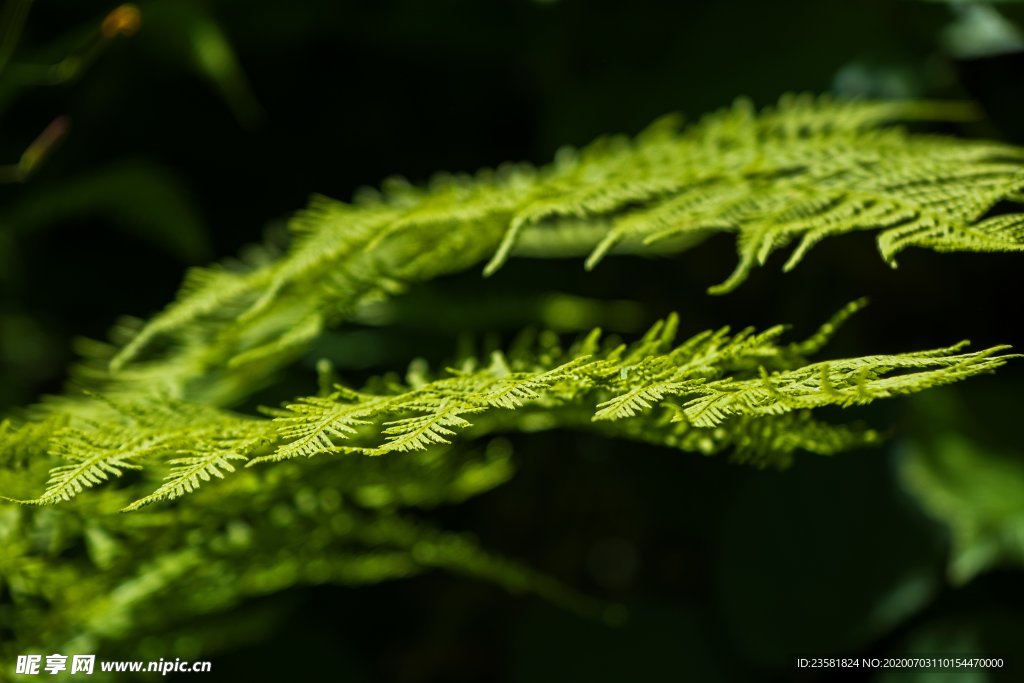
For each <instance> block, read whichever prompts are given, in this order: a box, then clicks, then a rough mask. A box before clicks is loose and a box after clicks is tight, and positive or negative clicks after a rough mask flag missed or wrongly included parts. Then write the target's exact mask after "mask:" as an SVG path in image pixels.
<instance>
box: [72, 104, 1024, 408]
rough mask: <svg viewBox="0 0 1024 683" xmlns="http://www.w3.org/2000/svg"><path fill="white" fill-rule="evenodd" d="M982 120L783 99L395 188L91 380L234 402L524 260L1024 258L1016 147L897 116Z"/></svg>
mask: <svg viewBox="0 0 1024 683" xmlns="http://www.w3.org/2000/svg"><path fill="white" fill-rule="evenodd" d="M969 112H970V107H966V106H964V105H961V104H955V103H954V104H951V103H929V102H844V101H839V100H835V99H831V98H827V97H822V98H813V97H807V96H798V97H785V98H783V99H782V100H781V101H780V102H779V104H778V105H777V106H776V107H772V108H768V109H765V110H764V111H762V112H761V113H757V112H755V111H754V109H753V108H752V107H751V106H750V104H749V103H747V102H745V101H740V102H738V103H737V104H736V105H735V106H734V107H732V108H730V109H726V110H724V111H722V112H719V113H716V114H712V115H710V116H707V117H705V118H704V119H703V120H701V121H700V122H699V123H697V124H695V125H693V126H691V127H690V128H688V129H685V130H682V131H681V130H680V129H679V125H678V121H677V120H676V119H672V118H668V119H664V120H662V121H659V122H657V123H656V124H654V125H653V126H652V127H651V128H650V129H649V130H647V131H645V132H644V133H642V134H641V135H639V136H638V137H637V138H636V139H635V140H633V141H630V140H627V139H626V138H624V137H612V138H606V139H602V140H598V141H597V142H595V143H593V144H592V145H590V146H589V147H587V148H585V149H583V150H581V151H573V150H563V151H561V152H560V153H559V155H558V157H557V158H556V160H555V161H554V162H553V163H552V164H551V165H549V166H547V167H544V168H542V169H539V170H536V169H532V168H530V167H529V166H526V165H508V166H503V167H501V168H499V169H498V170H497V171H491V170H484V171H481V172H480V173H478V174H477V175H476V176H474V177H472V178H471V177H467V176H450V175H448V176H439V177H438V178H436V179H435V180H434V181H433V182H432V183H431V184H430V185H429V186H427V187H425V188H418V187H415V186H413V185H411V184H409V183H406V182H404V181H399V180H392V181H389V182H387V183H385V186H384V189H383V191H382V192H374V191H366V192H363V193H361V194H360V195H359V196H358V197H357V199H356V201H355V202H354V203H352V204H345V203H342V202H336V201H333V200H329V199H326V198H323V197H317V198H315V199H314V200H313V202H312V203H311V206H310V207H309V208H308V209H307V210H305V211H303V212H301V213H300V214H299V215H298V216H297V217H296V218H295V219H294V220H293V221H292V224H291V230H292V233H293V236H294V238H293V241H292V244H291V246H290V247H289V248H288V250H287V251H286V252H285V253H283V254H281V255H280V256H277V257H273V258H264V259H262V260H260V261H258V262H255V263H249V264H243V265H231V266H221V267H215V268H212V269H203V270H196V271H193V272H192V274H190V276H189V278H187V280H186V283H185V286H183V288H182V291H181V293H180V295H179V297H178V299H177V301H176V302H175V303H173V304H172V305H171V306H169V307H168V308H167V309H166V310H165V311H163V312H162V313H160V314H158V315H157V316H156V317H154V318H153V319H152V320H151V321H150V322H149V323H147V324H146V325H145V326H144V327H143V328H142V329H141V330H136V331H134V332H133V333H132V335H131V337H130V338H128V339H127V340H125V341H124V342H123V343H122V344H120V345H118V347H116V348H114V349H113V350H112V352H111V353H110V354H108V355H107V356H106V363H107V369H106V370H101V369H99V368H98V366H95V367H94V368H93V370H92V378H91V380H90V382H91V384H90V386H93V387H94V388H96V389H98V390H100V391H102V392H104V393H109V392H110V391H112V390H116V388H117V387H118V386H127V385H126V383H132V382H137V381H144V380H143V378H142V376H140V375H139V374H138V373H139V372H143V371H144V372H145V373H146V375H147V376H148V377H150V378H152V377H155V376H157V375H162V378H163V381H164V384H166V385H169V388H170V390H171V393H172V394H173V395H175V396H180V397H186V398H192V399H197V400H203V401H204V402H215V403H217V404H219V405H224V404H227V403H230V402H231V401H232V400H234V399H236V398H237V397H239V396H244V395H245V388H246V387H251V386H252V384H253V383H256V382H259V381H260V380H261V378H263V377H266V376H267V375H268V374H269V373H271V372H273V371H274V370H275V369H276V368H278V367H280V366H281V365H282V364H284V363H286V362H288V361H290V360H291V359H293V358H294V357H295V356H296V354H298V353H301V352H302V351H303V350H304V349H305V348H307V347H308V345H309V344H310V342H311V341H312V340H313V339H314V338H315V337H316V336H317V335H318V334H319V333H320V332H321V331H322V330H324V329H326V328H328V327H330V326H332V325H336V324H338V323H339V322H341V321H343V320H346V319H348V318H349V317H351V316H352V315H353V313H354V312H356V311H358V310H359V308H360V306H363V305H366V304H367V303H368V302H370V301H373V300H375V299H379V298H381V297H387V296H389V295H390V294H391V293H393V292H395V291H399V290H401V289H402V288H404V287H406V286H408V285H410V284H413V283H415V282H419V281H423V280H427V279H431V278H434V277H437V276H439V275H443V274H446V273H451V272H456V271H460V270H464V269H466V268H469V267H472V266H473V265H475V264H479V263H480V262H481V261H485V260H488V265H487V267H486V269H485V270H486V272H487V273H493V272H494V271H495V270H496V269H497V268H498V267H500V265H501V264H502V263H503V262H504V261H505V260H506V259H507V258H511V257H514V256H517V255H519V254H530V255H534V256H562V257H565V256H585V255H587V254H589V256H588V257H587V261H586V263H587V267H594V266H596V265H597V264H598V263H599V262H600V261H601V259H602V258H603V257H604V256H605V255H607V254H609V253H615V252H620V251H621V252H624V253H652V254H653V253H664V252H666V251H668V252H673V251H679V250H682V249H687V248H690V247H692V246H693V245H694V244H697V243H698V242H700V241H701V240H703V239H704V238H706V237H707V236H709V235H711V234H714V233H717V232H729V233H733V234H735V236H736V240H737V251H738V264H737V266H736V268H735V269H734V271H733V273H732V275H730V276H729V277H728V278H727V279H726V280H725V281H724V282H723V283H722V284H720V285H718V286H716V287H713V288H711V291H713V292H716V293H723V292H726V291H729V290H731V289H733V288H734V287H736V286H738V285H739V284H740V283H741V282H743V280H745V279H746V277H747V276H748V275H749V273H750V272H751V270H752V269H753V268H755V267H757V266H759V265H763V264H764V263H765V262H766V261H767V260H768V258H769V257H770V256H771V254H773V253H774V252H776V251H778V250H781V249H783V248H785V247H787V246H789V245H795V248H794V250H793V251H792V253H791V254H790V256H789V259H788V261H787V262H786V264H785V267H784V268H785V269H786V270H788V269H791V268H793V267H794V266H796V265H797V263H799V261H801V260H802V259H803V258H804V256H805V255H806V253H807V252H808V250H810V249H811V248H812V247H813V246H814V245H815V244H817V243H818V242H820V241H822V240H825V239H828V238H830V237H832V236H836V235H841V234H846V233H851V232H859V231H871V232H874V233H876V234H877V239H878V244H879V248H880V251H881V254H882V256H883V258H885V259H886V260H887V261H888V262H889V263H890V264H892V265H895V259H896V256H897V255H898V254H899V253H900V252H901V251H902V250H904V249H906V248H909V247H912V246H913V247H921V248H927V249H932V250H934V251H1021V250H1024V228H1022V223H1021V215H1022V214H1021V213H1020V212H1019V211H1018V212H1016V213H1009V214H1006V215H999V216H991V215H989V212H990V209H992V207H993V206H995V205H996V204H997V203H1000V202H1003V203H1009V204H1013V203H1019V201H1018V200H1019V198H1020V196H1021V194H1022V191H1024V150H1022V149H1020V148H1017V147H1013V146H1010V145H1003V144H998V143H993V142H980V141H969V140H959V139H953V138H947V137H940V136H933V135H922V134H912V133H908V132H906V131H905V130H903V129H902V128H899V127H896V126H893V125H892V122H894V121H898V120H938V119H944V120H959V119H963V118H965V117H966V116H968V115H969Z"/></svg>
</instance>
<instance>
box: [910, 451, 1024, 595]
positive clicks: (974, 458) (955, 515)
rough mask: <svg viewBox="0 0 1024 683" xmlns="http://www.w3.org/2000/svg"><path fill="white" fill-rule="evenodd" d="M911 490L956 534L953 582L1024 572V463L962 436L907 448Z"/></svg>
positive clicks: (951, 567)
mask: <svg viewBox="0 0 1024 683" xmlns="http://www.w3.org/2000/svg"><path fill="white" fill-rule="evenodd" d="M903 478H904V481H905V482H906V485H907V488H908V489H909V490H910V491H911V492H912V493H913V494H914V495H915V496H917V498H918V500H919V501H920V502H921V505H922V506H923V507H924V508H925V510H927V511H928V512H929V513H930V514H931V515H933V516H934V517H935V518H936V519H939V520H941V521H942V522H944V523H945V524H946V525H948V527H949V529H950V533H951V534H952V542H953V547H952V556H951V557H950V561H949V575H950V578H951V579H952V580H953V581H955V582H957V583H961V584H962V583H966V582H967V581H970V580H971V579H972V578H973V577H975V576H976V575H978V574H980V573H982V572H984V571H986V570H987V569H990V568H992V567H995V566H1003V565H1012V566H1018V567H1024V457H1021V455H1020V454H1013V453H1003V452H995V451H990V450H988V449H986V448H984V447H981V446H979V445H978V444H976V443H974V442H972V441H970V440H969V439H967V438H966V437H964V436H962V435H960V434H956V433H945V434H941V435H939V436H937V437H935V438H934V439H931V440H929V441H918V442H913V443H910V444H908V445H907V447H906V453H905V461H904V466H903Z"/></svg>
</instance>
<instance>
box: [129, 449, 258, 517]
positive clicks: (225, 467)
mask: <svg viewBox="0 0 1024 683" xmlns="http://www.w3.org/2000/svg"><path fill="white" fill-rule="evenodd" d="M246 459H247V458H246V456H244V455H239V454H238V453H234V452H232V451H225V450H216V449H215V450H210V451H209V452H207V453H205V454H203V455H193V456H189V457H187V458H173V459H171V460H168V461H167V463H168V464H169V465H173V467H172V468H171V471H170V473H169V474H168V475H167V481H166V482H165V483H164V484H163V485H161V486H160V488H158V489H157V490H156V491H153V493H151V494H149V495H148V496H145V497H144V498H140V499H138V500H136V501H134V502H132V503H131V504H130V505H127V506H126V507H124V508H123V510H124V511H125V512H131V511H132V510H138V509H139V508H141V507H143V506H144V505H149V504H150V503H154V502H156V501H160V500H172V499H174V498H177V497H179V496H183V495H185V494H186V493H192V492H193V491H195V490H196V489H198V488H199V486H200V481H210V478H211V477H217V478H218V479H223V478H224V474H225V473H226V472H234V471H235V467H234V465H232V464H231V461H232V460H246Z"/></svg>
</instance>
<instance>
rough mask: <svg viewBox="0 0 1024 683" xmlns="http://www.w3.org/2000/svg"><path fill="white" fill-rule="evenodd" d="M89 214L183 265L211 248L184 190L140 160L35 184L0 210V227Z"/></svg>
mask: <svg viewBox="0 0 1024 683" xmlns="http://www.w3.org/2000/svg"><path fill="white" fill-rule="evenodd" d="M95 216H99V217H101V218H104V219H106V220H109V221H110V222H111V223H112V224H114V225H115V226H116V227H118V228H119V229H121V230H123V231H125V232H127V233H128V234H130V235H132V236H135V237H139V238H142V239H144V240H147V241H149V242H151V243H152V244H154V245H156V246H158V247H160V248H162V249H164V250H166V251H168V252H169V253H172V254H174V255H175V256H177V257H178V258H180V259H182V260H183V261H186V262H189V263H193V262H197V261H202V260H205V259H207V258H208V257H209V254H210V251H211V249H210V245H209V241H208V239H207V232H206V228H205V227H204V225H203V221H202V219H201V217H200V215H199V212H198V210H197V209H196V208H195V206H194V205H193V203H192V199H191V197H190V195H189V192H188V190H187V189H186V188H185V187H184V186H183V185H182V183H181V182H180V181H179V180H178V179H177V178H176V177H175V176H174V175H172V174H171V173H169V172H167V171H166V170H164V169H162V168H160V167H159V166H156V165H155V164H151V163H148V162H145V161H125V162H119V163H116V164H111V165H109V166H106V167H102V168H99V169H97V170H95V171H93V172H90V173H89V174H88V175H83V176H79V177H77V178H73V179H71V180H67V181H64V182H63V183H51V184H49V185H44V186H41V187H40V188H39V189H36V190H34V191H32V192H31V193H29V194H26V196H24V198H22V199H21V200H20V201H18V202H15V203H13V204H12V205H11V206H10V207H9V208H7V209H6V210H4V211H2V212H0V225H2V226H3V227H4V228H6V229H7V230H14V231H31V230H40V229H44V228H47V227H50V226H52V225H55V224H57V223H61V222H65V221H73V220H76V219H81V218H85V217H90V218H91V217H95Z"/></svg>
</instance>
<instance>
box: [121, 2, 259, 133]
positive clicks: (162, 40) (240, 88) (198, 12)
mask: <svg viewBox="0 0 1024 683" xmlns="http://www.w3.org/2000/svg"><path fill="white" fill-rule="evenodd" d="M141 7H142V16H143V20H142V33H141V36H140V37H141V38H142V41H143V43H144V44H145V45H147V46H149V47H152V48H153V49H154V50H155V51H156V53H157V54H158V56H160V57H161V58H163V59H165V60H166V61H168V62H170V63H173V64H180V65H184V66H187V67H188V68H189V69H191V70H193V71H195V72H196V73H198V74H199V75H200V76H202V77H204V78H206V79H207V80H209V81H210V82H211V83H212V84H213V86H214V87H215V88H216V89H217V91H218V92H219V93H220V95H221V97H223V98H224V101H225V102H226V103H227V104H228V106H229V107H230V108H231V110H232V111H233V112H234V114H235V117H236V118H237V119H238V121H239V123H241V124H242V125H244V126H247V127H251V126H255V125H257V124H258V123H259V122H260V119H262V117H263V110H262V108H261V107H260V104H259V102H258V101H257V100H256V98H255V96H254V95H253V94H252V91H251V90H250V88H249V84H248V82H247V80H246V78H245V73H244V72H243V71H242V67H241V64H240V63H239V61H238V58H237V56H236V55H235V51H234V49H233V48H232V47H231V43H230V41H229V40H228V38H227V36H226V35H225V34H224V31H223V30H222V29H221V28H220V25H219V24H218V23H217V22H216V21H215V20H214V18H213V17H212V16H211V15H210V13H209V12H208V11H207V9H206V7H205V5H204V4H203V3H202V2H199V1H198V0H151V1H150V2H147V3H145V4H142V5H141Z"/></svg>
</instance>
